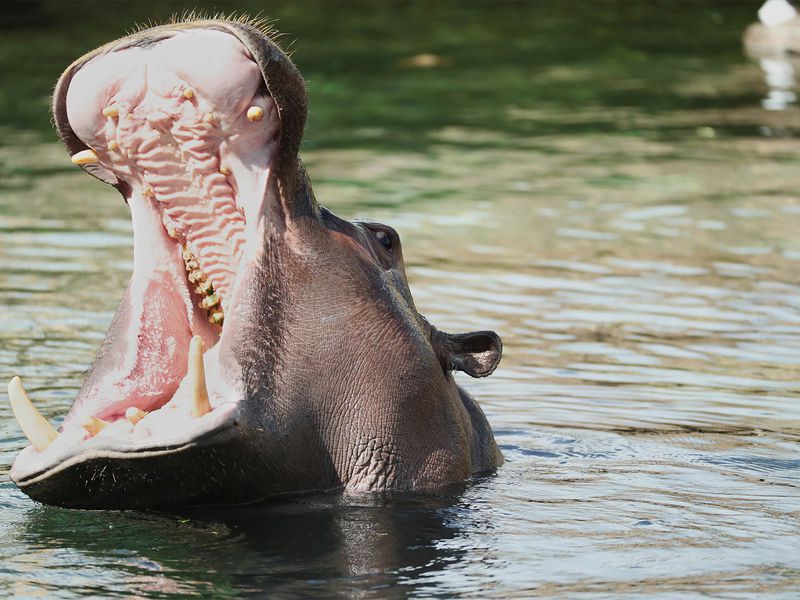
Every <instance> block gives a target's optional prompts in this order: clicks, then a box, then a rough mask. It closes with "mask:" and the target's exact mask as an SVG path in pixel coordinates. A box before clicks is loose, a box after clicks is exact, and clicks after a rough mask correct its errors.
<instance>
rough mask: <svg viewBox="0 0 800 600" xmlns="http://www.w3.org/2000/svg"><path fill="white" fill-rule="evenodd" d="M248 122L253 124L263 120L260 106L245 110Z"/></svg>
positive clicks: (262, 110) (262, 111)
mask: <svg viewBox="0 0 800 600" xmlns="http://www.w3.org/2000/svg"><path fill="white" fill-rule="evenodd" d="M247 118H248V120H250V121H252V122H255V121H260V120H261V119H263V118H264V109H263V108H261V107H260V106H251V107H250V108H248V109H247Z"/></svg>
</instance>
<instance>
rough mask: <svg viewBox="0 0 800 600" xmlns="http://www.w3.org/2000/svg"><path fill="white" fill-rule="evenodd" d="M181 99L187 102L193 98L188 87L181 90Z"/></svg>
mask: <svg viewBox="0 0 800 600" xmlns="http://www.w3.org/2000/svg"><path fill="white" fill-rule="evenodd" d="M183 97H184V98H186V99H187V100H191V99H192V98H194V90H193V89H192V88H190V87H187V88H183Z"/></svg>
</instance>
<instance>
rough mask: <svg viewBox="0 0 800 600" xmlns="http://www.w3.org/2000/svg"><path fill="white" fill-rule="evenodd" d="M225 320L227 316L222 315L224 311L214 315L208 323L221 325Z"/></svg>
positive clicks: (209, 318)
mask: <svg viewBox="0 0 800 600" xmlns="http://www.w3.org/2000/svg"><path fill="white" fill-rule="evenodd" d="M224 318H225V315H224V314H222V311H218V312H215V313H213V314H212V315H211V316H210V317H208V322H209V323H213V324H214V325H221V324H222V320H223V319H224Z"/></svg>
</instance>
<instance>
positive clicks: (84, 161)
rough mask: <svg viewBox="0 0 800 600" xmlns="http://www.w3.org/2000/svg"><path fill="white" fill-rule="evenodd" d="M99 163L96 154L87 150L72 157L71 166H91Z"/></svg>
mask: <svg viewBox="0 0 800 600" xmlns="http://www.w3.org/2000/svg"><path fill="white" fill-rule="evenodd" d="M98 162H100V157H99V156H97V152H95V151H94V150H92V149H91V148H89V149H88V150H81V151H80V152H78V153H76V154H73V155H72V164H73V165H91V164H94V163H98Z"/></svg>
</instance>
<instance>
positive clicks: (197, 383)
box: [187, 335, 211, 419]
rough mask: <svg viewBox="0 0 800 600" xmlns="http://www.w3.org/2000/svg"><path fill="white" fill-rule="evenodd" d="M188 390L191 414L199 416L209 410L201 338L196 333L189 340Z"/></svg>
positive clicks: (195, 416)
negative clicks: (190, 398) (190, 397)
mask: <svg viewBox="0 0 800 600" xmlns="http://www.w3.org/2000/svg"><path fill="white" fill-rule="evenodd" d="M187 377H189V378H190V379H189V391H190V393H191V395H192V416H193V417H194V418H196V419H197V418H200V417H202V416H203V415H205V414H207V413H209V412H211V404H209V402H208V389H207V388H206V370H205V365H204V364H203V338H201V337H200V336H199V335H196V336H194V337H193V338H192V341H191V342H189V369H188V372H187Z"/></svg>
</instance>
